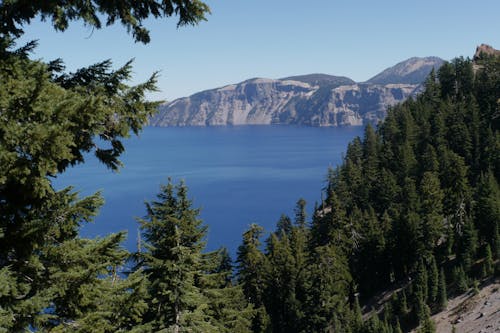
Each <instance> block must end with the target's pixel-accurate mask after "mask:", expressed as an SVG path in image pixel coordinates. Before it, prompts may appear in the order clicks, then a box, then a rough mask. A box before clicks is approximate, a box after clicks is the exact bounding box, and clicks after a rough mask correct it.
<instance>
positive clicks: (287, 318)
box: [264, 234, 300, 333]
mask: <svg viewBox="0 0 500 333" xmlns="http://www.w3.org/2000/svg"><path fill="white" fill-rule="evenodd" d="M266 257H267V261H268V263H269V265H268V266H267V267H268V271H267V273H266V277H265V282H264V283H265V286H266V290H265V297H264V304H265V307H266V310H267V313H268V314H269V316H270V318H271V323H272V331H273V332H284V333H285V332H294V331H295V330H296V329H297V328H298V327H299V326H298V318H299V315H298V314H299V312H300V304H299V302H298V301H297V299H296V297H295V286H296V280H295V279H296V276H297V272H296V264H295V260H294V256H293V254H292V250H291V248H290V241H289V240H288V238H286V237H282V238H281V240H280V239H279V238H278V237H277V236H276V235H275V234H271V235H270V237H269V239H268V241H267V253H266Z"/></svg>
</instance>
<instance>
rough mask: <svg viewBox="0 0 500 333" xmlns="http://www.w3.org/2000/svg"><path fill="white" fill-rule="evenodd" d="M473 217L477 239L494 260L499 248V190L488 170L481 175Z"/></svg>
mask: <svg viewBox="0 0 500 333" xmlns="http://www.w3.org/2000/svg"><path fill="white" fill-rule="evenodd" d="M474 215H475V218H476V225H477V227H478V236H479V239H480V240H481V241H483V242H486V243H488V245H489V247H490V250H491V251H492V252H493V254H494V255H495V257H496V258H498V256H499V251H500V249H499V247H500V190H499V187H498V184H497V181H496V180H495V176H494V175H493V173H492V172H491V170H489V171H488V172H487V173H486V174H482V175H481V177H480V180H479V183H478V186H477V191H476V203H475V206H474Z"/></svg>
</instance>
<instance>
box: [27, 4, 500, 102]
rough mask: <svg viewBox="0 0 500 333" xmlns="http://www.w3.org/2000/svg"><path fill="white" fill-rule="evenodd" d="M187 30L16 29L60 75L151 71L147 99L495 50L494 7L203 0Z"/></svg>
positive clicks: (363, 73)
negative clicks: (153, 85)
mask: <svg viewBox="0 0 500 333" xmlns="http://www.w3.org/2000/svg"><path fill="white" fill-rule="evenodd" d="M206 3H207V4H209V6H210V7H211V9H212V14H211V15H209V16H208V21H207V22H202V23H201V24H200V25H199V26H197V27H183V28H180V29H177V28H176V27H175V21H176V20H175V19H173V18H170V19H163V20H150V21H148V22H146V26H147V27H148V28H149V29H150V30H151V37H152V41H151V43H150V44H147V45H143V44H139V43H134V41H133V40H132V38H131V36H129V35H128V34H127V33H126V30H125V29H124V28H123V27H122V26H121V25H119V24H118V25H115V26H112V27H107V28H104V29H102V30H96V31H92V30H91V29H89V28H86V27H84V26H83V25H82V24H81V23H80V22H73V23H72V24H71V25H70V28H69V29H68V30H67V31H66V32H64V33H60V32H55V31H54V30H53V29H52V28H51V26H50V24H48V23H40V22H34V23H33V24H31V25H30V26H27V27H26V29H25V30H26V35H25V37H24V38H25V40H26V39H38V40H39V43H40V44H39V47H38V49H37V52H36V54H35V57H36V58H43V59H44V60H52V59H54V58H58V57H61V58H63V59H64V61H65V62H66V64H67V67H68V69H69V70H74V69H76V68H78V67H82V66H86V65H90V64H92V63H95V62H97V61H100V60H104V59H108V58H110V59H112V60H113V62H114V63H115V65H116V66H118V65H120V64H123V63H124V62H126V61H127V60H129V59H131V58H135V63H134V72H135V73H134V80H133V82H135V83H138V82H141V81H143V80H145V79H146V78H147V77H148V76H149V75H150V74H151V73H152V72H154V71H161V77H160V80H159V88H160V89H161V92H159V93H155V94H152V95H150V96H149V97H150V98H151V99H166V100H172V99H174V98H178V97H182V96H187V95H190V94H192V93H195V92H197V91H201V90H205V89H210V88H215V87H219V86H223V85H226V84H230V83H236V82H239V81H242V80H245V79H248V78H252V77H268V78H280V77H285V76H290V75H298V74H308V73H326V74H332V75H343V76H348V77H350V78H352V79H354V80H356V81H364V80H367V79H369V78H370V77H372V76H373V75H375V74H377V73H378V72H380V71H382V70H383V69H385V68H387V67H389V66H392V65H394V64H396V63H397V62H400V61H402V60H405V59H407V58H410V57H413V56H439V57H441V58H443V59H446V60H449V59H451V58H453V57H455V56H460V55H463V56H472V55H473V53H474V50H475V47H476V46H477V45H478V44H479V43H487V44H490V45H492V46H493V47H496V48H497V49H498V48H500V1H499V0H474V1H472V0H469V1H464V0H432V1H431V0H413V1H407V0H397V1H396V0H378V1H375V0H309V1H298V0H220V1H215V0H207V1H206Z"/></svg>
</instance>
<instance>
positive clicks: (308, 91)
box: [150, 57, 443, 126]
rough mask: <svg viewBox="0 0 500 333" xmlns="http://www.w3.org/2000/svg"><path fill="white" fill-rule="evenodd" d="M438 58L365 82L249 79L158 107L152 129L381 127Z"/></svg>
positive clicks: (323, 76)
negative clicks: (291, 126) (243, 126)
mask: <svg viewBox="0 0 500 333" xmlns="http://www.w3.org/2000/svg"><path fill="white" fill-rule="evenodd" d="M442 62H443V61H442V60H441V59H439V58H435V57H430V58H411V59H409V60H407V61H406V62H402V63H400V64H398V65H396V66H394V67H392V68H390V69H387V70H385V71H384V72H382V73H381V74H379V75H377V76H375V77H374V78H372V79H370V80H369V81H367V82H365V83H356V82H354V81H352V80H351V79H349V78H346V77H337V76H331V75H326V74H309V75H302V76H292V77H287V78H283V79H278V80H273V79H263V78H255V79H250V80H247V81H244V82H241V83H238V84H232V85H228V86H225V87H222V88H217V89H212V90H207V91H203V92H199V93H196V94H194V95H191V96H190V97H185V98H179V99H176V100H174V101H172V102H170V103H165V104H163V105H161V106H160V107H159V112H158V114H157V115H155V116H154V117H152V118H151V119H150V124H151V125H153V126H220V125H269V124H287V125H307V126H348V125H363V124H365V123H377V122H378V121H380V120H382V119H383V118H384V117H385V115H386V111H387V108H388V107H390V106H392V105H394V104H397V103H399V102H402V101H404V100H405V99H407V98H408V97H409V96H414V95H416V94H417V93H418V92H420V91H421V89H422V84H421V83H422V82H423V81H424V80H425V77H426V76H427V75H428V73H429V72H430V70H431V69H432V68H433V66H434V67H438V66H440V65H441V64H442Z"/></svg>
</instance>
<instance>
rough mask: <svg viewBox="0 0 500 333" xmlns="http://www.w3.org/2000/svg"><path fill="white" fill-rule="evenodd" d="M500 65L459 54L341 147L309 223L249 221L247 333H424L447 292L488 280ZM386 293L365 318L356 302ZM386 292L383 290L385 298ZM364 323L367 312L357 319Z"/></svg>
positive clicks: (496, 220) (499, 212)
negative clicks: (269, 225) (251, 313)
mask: <svg viewBox="0 0 500 333" xmlns="http://www.w3.org/2000/svg"><path fill="white" fill-rule="evenodd" d="M499 125H500V58H498V57H496V58H495V57H494V56H491V55H487V54H479V55H477V56H476V57H475V60H474V62H473V61H471V60H470V59H464V58H457V59H455V60H453V61H452V62H450V63H445V64H444V65H443V66H442V67H441V68H440V69H439V71H438V72H437V73H435V72H432V73H431V75H430V76H429V78H428V80H427V82H426V89H425V91H424V93H423V94H422V95H420V96H419V97H417V98H416V99H415V100H413V99H412V100H408V101H407V102H405V103H403V104H401V105H398V106H396V107H394V108H393V109H392V110H390V111H389V113H388V116H387V118H386V120H385V122H384V123H382V124H381V125H380V126H379V127H378V128H377V129H374V128H373V127H371V126H367V127H366V130H365V134H364V137H363V138H357V139H355V140H354V141H352V142H351V143H350V144H349V147H348V149H347V153H346V155H345V158H344V162H343V164H342V165H341V166H339V167H338V168H336V169H332V170H330V171H329V175H328V185H327V187H326V189H325V192H326V200H324V202H322V203H321V204H320V205H319V206H318V207H317V208H316V209H315V213H314V216H312V221H311V223H310V224H308V223H307V222H306V220H305V217H304V214H305V213H304V212H305V210H304V204H305V203H304V202H303V201H299V202H298V204H297V210H296V211H297V214H296V217H295V219H294V222H292V220H291V219H290V218H289V217H287V216H282V217H281V218H280V220H279V221H278V223H277V226H276V231H275V232H273V233H272V234H271V235H270V236H269V237H268V238H267V239H266V240H265V241H264V244H263V245H261V243H260V242H261V240H260V237H261V236H262V233H263V231H262V228H260V227H259V226H256V225H253V226H251V227H250V229H249V230H248V231H247V232H246V233H245V234H244V235H243V243H242V245H241V246H240V248H239V251H238V258H237V262H238V281H239V283H240V284H241V285H242V287H243V290H244V292H245V295H246V296H247V298H248V299H249V300H250V301H251V303H252V304H253V305H254V307H255V309H256V310H258V314H259V315H258V316H256V317H254V319H253V331H254V332H268V331H271V332H373V333H375V332H377V333H378V332H402V331H408V330H410V329H412V328H415V327H418V329H419V332H434V331H435V326H434V323H433V322H432V320H431V319H430V315H431V313H434V312H437V311H440V310H441V309H443V308H444V307H446V303H447V297H449V296H450V295H453V294H457V293H462V292H465V291H467V290H468V289H469V288H475V289H477V288H478V283H479V281H484V280H485V279H488V278H490V277H492V276H493V275H498V272H499V271H498V269H499V268H498V264H497V263H498V258H499V255H500V253H499V251H500V239H499V224H500V191H499V186H498V180H499V179H500V132H499ZM386 290H389V291H394V292H393V293H392V296H391V297H390V300H389V301H387V302H386V303H385V306H384V307H383V309H382V310H380V311H379V313H378V314H377V313H376V312H372V313H371V315H370V314H368V318H369V319H367V320H363V317H362V313H361V308H360V304H365V303H367V302H369V301H370V299H371V297H372V296H374V295H377V294H378V293H379V292H382V291H386ZM389 295H391V294H389ZM365 317H366V316H365Z"/></svg>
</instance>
